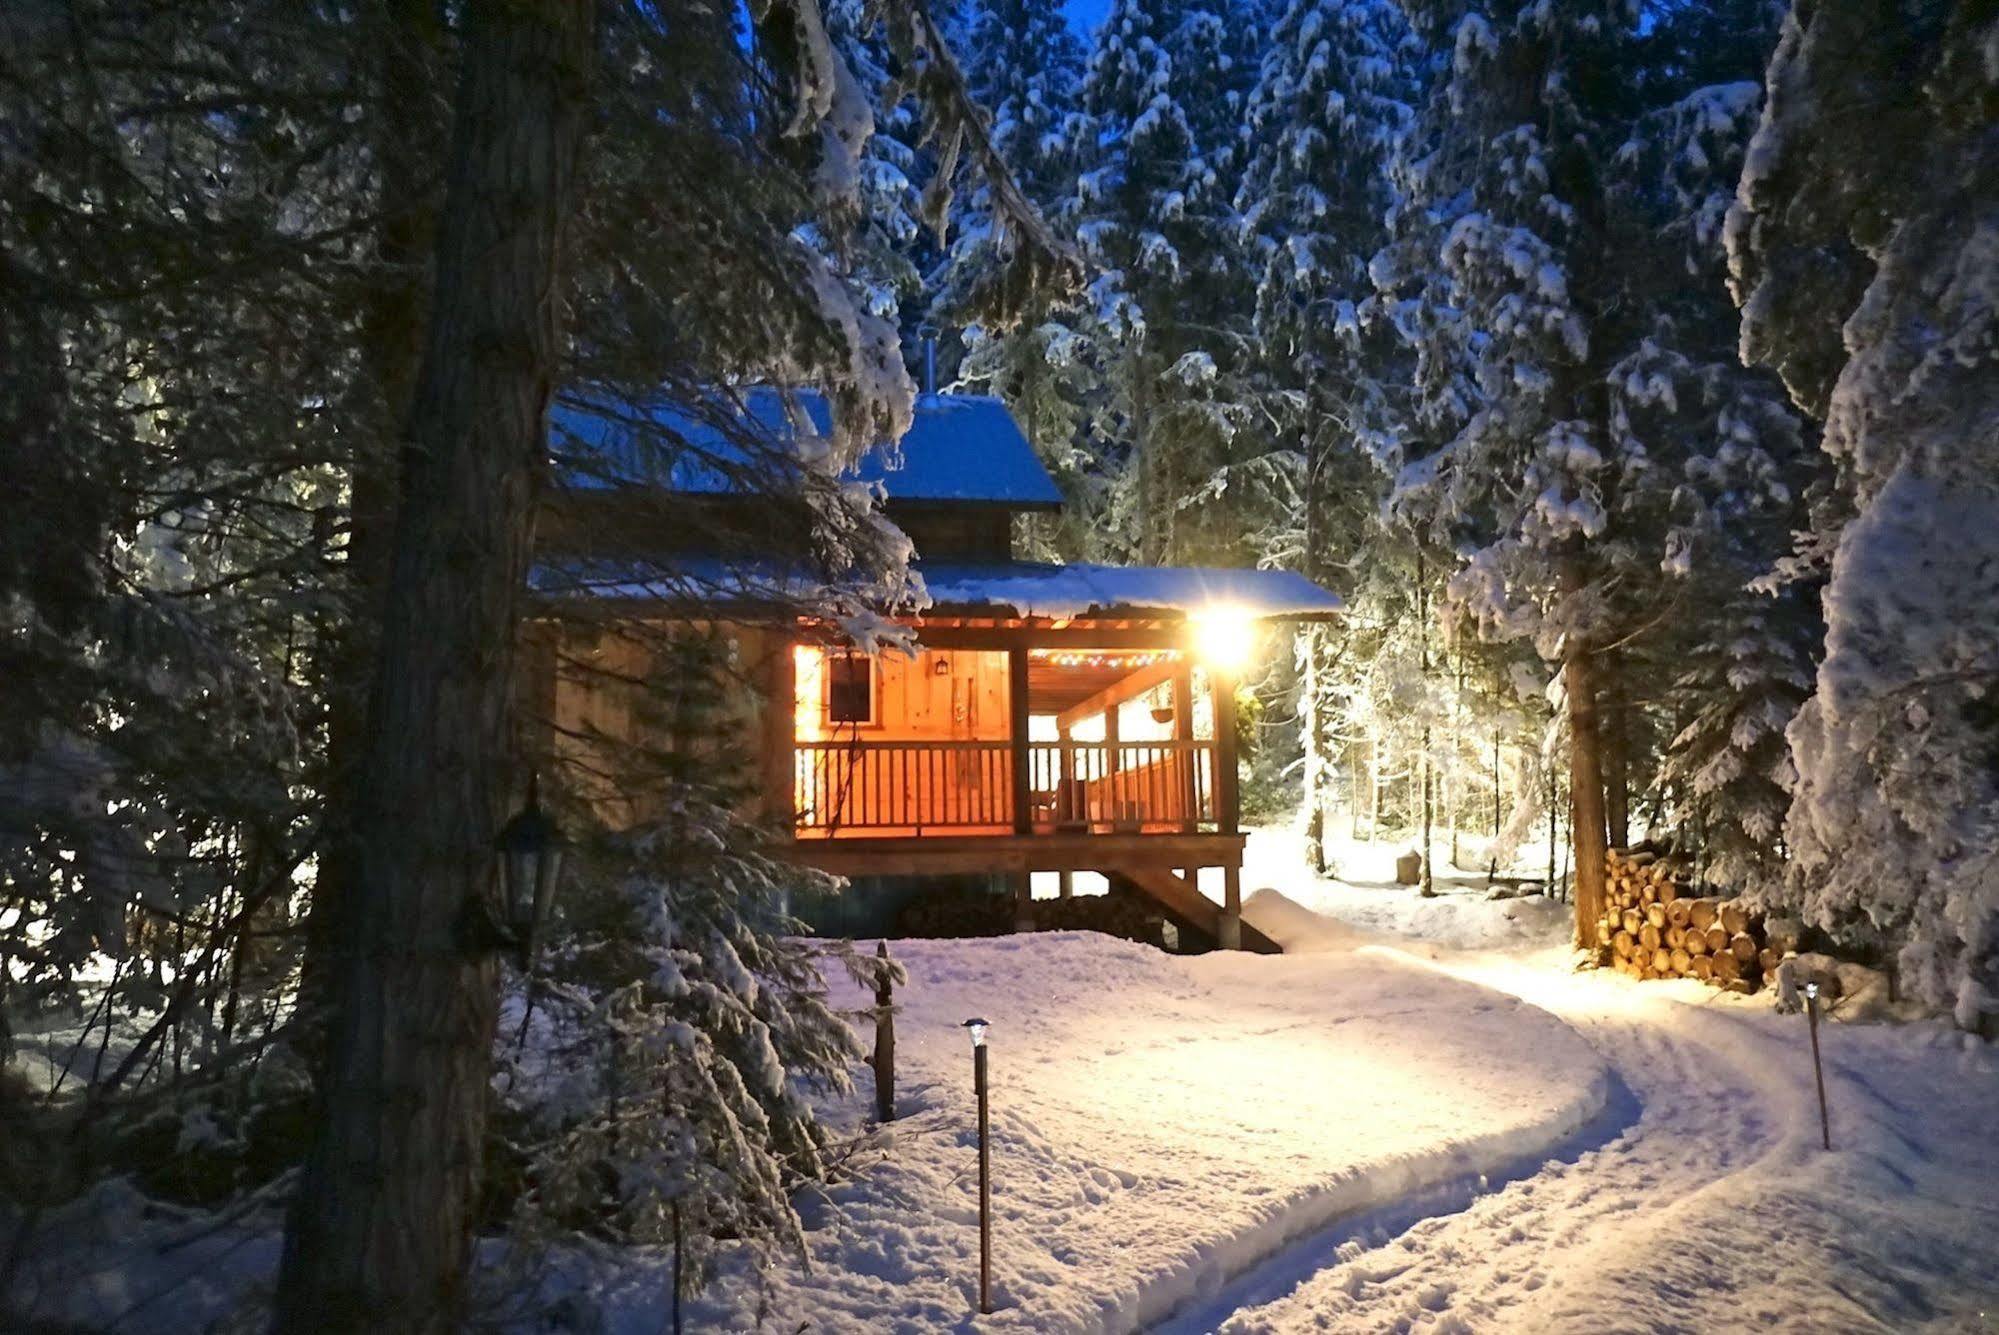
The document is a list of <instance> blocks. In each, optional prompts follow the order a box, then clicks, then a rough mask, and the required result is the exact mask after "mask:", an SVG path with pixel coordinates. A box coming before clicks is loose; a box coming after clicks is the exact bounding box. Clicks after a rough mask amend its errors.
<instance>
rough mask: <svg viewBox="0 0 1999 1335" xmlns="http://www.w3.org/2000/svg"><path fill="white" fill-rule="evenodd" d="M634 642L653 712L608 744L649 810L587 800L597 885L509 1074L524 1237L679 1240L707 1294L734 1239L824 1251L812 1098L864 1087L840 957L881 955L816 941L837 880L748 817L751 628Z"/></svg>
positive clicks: (569, 925)
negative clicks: (813, 1238) (806, 1217)
mask: <svg viewBox="0 0 1999 1335" xmlns="http://www.w3.org/2000/svg"><path fill="white" fill-rule="evenodd" d="M630 647H631V649H632V650H633V651H635V653H636V655H637V661H638V662H640V663H642V666H640V667H639V668H638V669H637V670H636V671H633V672H631V673H630V674H629V675H625V676H623V678H622V691H621V694H622V695H623V696H624V697H625V698H626V699H627V700H628V702H629V706H630V709H631V718H632V727H631V729H630V731H629V733H628V734H626V735H625V736H623V737H619V738H602V739H600V745H599V748H598V750H597V752H596V755H597V757H598V758H599V760H600V761H603V762H605V763H607V764H608V765H609V766H610V767H611V768H613V769H615V770H616V771H617V772H616V774H615V787H616V789H617V791H618V792H619V794H620V797H621V801H622V803H625V804H629V805H630V806H631V807H634V808H637V809H638V810H640V811H641V812H643V813H644V814H643V818H642V819H640V820H639V821H638V822H637V823H635V824H630V825H627V826H624V827H623V828H619V829H612V828H608V827H606V826H604V825H603V824H602V823H601V821H592V817H591V813H590V811H589V810H588V809H587V808H578V809H575V810H574V811H573V813H572V817H571V819H572V822H574V823H583V822H590V825H589V827H588V828H587V829H586V830H583V831H579V835H580V838H579V850H578V857H579V860H580V866H579V868H578V871H577V873H576V879H577V884H576V885H575V887H574V889H573V891H572V892H571V894H570V895H569V896H568V897H567V899H568V907H567V908H566V909H565V912H564V922H563V925H562V928H561V930H560V932H559V933H558V941H559V945H558V947H557V949H556V951H555V958H554V959H553V960H551V962H550V967H549V969H548V970H547V971H546V972H545V973H544V975H543V976H542V977H541V978H539V979H538V980H537V983H536V986H535V988H534V989H533V991H532V992H530V994H529V997H528V1001H527V1004H528V1005H529V1006H532V1007H534V1009H533V1010H531V1011H525V1012H524V1013H523V1015H522V1019H521V1022H520V1023H519V1025H518V1027H517V1031H516V1033H517V1039H525V1038H527V1037H528V1036H529V1035H530V1034H532V1035H533V1037H534V1041H533V1042H532V1043H531V1044H530V1043H525V1042H519V1041H517V1042H516V1044H515V1045H513V1046H512V1047H511V1049H510V1053H511V1057H512V1060H511V1062H510V1063H509V1067H508V1073H507V1074H506V1075H505V1076H504V1077H503V1084H504V1086H505V1088H506V1090H507V1107H508V1113H509V1122H510V1125H512V1126H514V1127H516V1128H517V1129H518V1131H517V1134H518V1137H519V1143H518V1144H517V1145H516V1151H517V1153H519V1154H520V1156H521V1157H522V1159H523V1160H524V1165H525V1166H524V1168H523V1177H524V1180H525V1182H526V1184H527V1190H526V1192H525V1193H524V1194H523V1196H522V1197H521V1198H520V1200H519V1201H518V1202H517V1205H516V1211H517V1215H518V1222H519V1224H520V1227H521V1230H522V1233H523V1235H524V1236H526V1237H529V1238H535V1239H560V1238H562V1237H565V1236H568V1235H569V1234H570V1233H571V1232H573V1231H578V1230H580V1231H584V1232H587V1233H589V1234H591V1235H594V1236H597V1237H610V1238H615V1239H618V1240H620V1241H626V1242H638V1243H650V1244H660V1245H665V1246H670V1247H672V1248H674V1249H675V1252H676V1256H675V1272H676V1274H677V1275H684V1276H685V1281H684V1288H685V1290H686V1291H687V1292H690V1293H691V1292H693V1291H695V1290H696V1289H698V1287H699V1285H700V1282H701V1281H702V1279H703V1278H705V1276H706V1274H707V1273H708V1270H709V1267H710V1266H711V1264H712V1262H713V1261H714V1259H715V1257H716V1256H717V1254H718V1249H720V1248H722V1247H725V1246H728V1245H730V1244H731V1243H732V1242H740V1243H742V1244H744V1245H746V1246H748V1247H749V1248H751V1249H752V1251H753V1253H754V1254H756V1255H758V1256H760V1257H767V1256H768V1255H769V1254H770V1253H771V1252H772V1251H774V1250H788V1251H790V1252H792V1253H794V1254H797V1253H799V1252H802V1249H803V1238H802V1233H801V1227H800V1224H799V1222H798V1218H797V1215H796V1214H795V1212H794V1211H793V1208H792V1204H791V1192H792V1191H793V1190H794V1189H795V1188H796V1187H797V1185H798V1184H799V1183H800V1182H802V1181H809V1180H813V1179H816V1178H819V1177H821V1176H823V1174H824V1171H825V1165H824V1163H823V1160H822V1150H823V1149H824V1146H825V1141H826V1134H825V1132H824V1131H823V1130H822V1129H821V1128H820V1126H819V1125H818V1123H817V1121H816V1119H815V1117H814V1115H813V1112H812V1107H811V1104H810V1102H809V1098H808V1096H811V1095H819V1096H830V1095H842V1094H847V1093H850V1092H851V1085H850V1076H849V1072H850V1069H851V1066H852V1063H853V1062H854V1060H855V1059H856V1058H857V1057H858V1056H859V1049H858V1046H857V1044H856V1042H855V1039H854V1035H853V1031H852V1029H851V1027H850V1026H849V1025H848V1023H847V1021H846V1019H845V1018H844V1017H842V1016H841V1015H840V1014H838V1013H837V1012H835V1011H833V1010H832V1009H830V1008H829V1007H828V1005H827V1003H826V999H825V987H824V983H823V982H822V980H821V976H820V969H821V966H822V963H823V962H824V961H827V960H834V961H837V962H840V963H842V964H844V965H845V966H846V967H849V968H851V969H853V970H855V971H856V976H859V972H858V971H859V970H860V969H861V967H862V966H861V964H860V962H859V961H857V960H856V959H855V958H854V957H853V952H852V947H851V945H850V944H848V943H838V942H830V943H825V944H824V945H823V946H817V945H808V944H807V943H806V942H805V941H804V940H803V939H802V937H803V928H802V925H801V924H799V923H797V922H796V921H794V920H793V919H792V918H791V917H790V916H789V914H788V913H787V911H786V905H787V903H788V902H789V900H790V896H791V894H792V893H793V892H794V891H795V890H797V889H800V888H804V887H807V886H818V885H819V884H820V883H821V882H822V881H824V879H825V878H824V877H822V876H819V875H818V874H816V873H811V872H806V871H802V870H800V869H798V868H796V867H793V866H791V865H789V864H786V863H783V862H780V861H777V860H776V859H774V858H772V857H771V856H770V854H769V853H768V851H767V850H768V847H769V839H768V837H767V832H766V831H764V830H761V829H759V828H758V826H757V824H756V822H754V821H752V820H746V819H744V815H743V813H744V812H745V811H746V810H748V809H751V808H752V807H753V806H754V803H755V800H756V797H757V791H756V786H755V782H754V776H752V775H751V774H748V773H746V772H745V770H746V766H745V764H744V759H743V757H744V756H745V754H746V752H745V750H744V749H743V748H742V747H741V746H740V745H739V744H738V739H739V738H740V737H741V736H742V735H743V730H744V729H745V728H748V727H750V726H752V724H751V720H750V719H749V718H747V717H746V716H745V712H744V711H743V709H742V708H741V702H742V701H743V700H744V699H745V698H746V696H745V693H744V692H743V691H742V689H741V683H740V676H741V671H742V667H743V665H742V664H739V663H736V662H734V661H733V659H732V653H733V650H732V646H731V645H730V643H729V642H728V641H727V640H725V639H724V638H723V637H721V636H720V635H718V634H716V633H713V632H703V631H700V630H697V629H692V628H682V629H679V630H675V631H672V632H668V633H666V634H663V635H656V636H655V635H642V636H641V637H640V638H638V639H635V640H632V641H631V644H630ZM612 689H618V687H616V686H613V687H612ZM607 1198H608V1199H607ZM675 1296H676V1300H677V1299H678V1297H679V1296H680V1295H679V1294H676V1295H675Z"/></svg>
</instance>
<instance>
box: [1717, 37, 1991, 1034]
mask: <svg viewBox="0 0 1999 1335" xmlns="http://www.w3.org/2000/svg"><path fill="white" fill-rule="evenodd" d="M1766 96H1767V102H1766V104H1765V107H1764V110H1763V115H1762V121H1761V124H1760V125H1759V126H1758V128H1757V131H1756V135H1755V138H1754V140H1753V142H1752V143H1751V146H1750V150H1749V159H1748V165H1747V168H1746V170H1745V172H1744V174H1743V178H1742V182H1741V189H1740V193H1739V199H1738V204H1737V207H1736V209H1735V211H1734V212H1733V213H1732V214H1731V215H1730V217H1729V219H1728V235H1727V239H1728V249H1729V258H1730V262H1731V266H1732V271H1733V276H1734V279H1735V282H1736V284H1737V292H1738V295H1739V297H1740V299H1741V301H1742V308H1743V323H1742V347H1743V352H1744V354H1745V356H1747V357H1749V358H1752V359H1754V360H1756V361H1759V362H1762V363H1764V364H1766V365H1769V366H1772V367H1774V368H1776V369H1777V370H1779V371H1780V372H1781V373H1782V374H1783V377H1784V380H1785V383H1786V385H1787V386H1788V387H1789V388H1790V390H1791V393H1792V396H1793V397H1794V398H1795V399H1796V401H1797V402H1798V404H1799V405H1800V406H1801V407H1803V408H1804V409H1805V410H1806V411H1808V412H1810V413H1811V414H1812V415H1813V416H1815V417H1818V418H1820V419H1822V420H1823V422H1824V437H1823V444H1824V449H1825V452H1826V454H1827V455H1828V456H1829V458H1830V459H1831V461H1832V463H1833V465H1834V466H1835V468H1836V469H1837V472H1838V477H1839V483H1840V487H1841V491H1842V493H1843V499H1844V500H1845V501H1846V503H1847V504H1848V505H1849V506H1850V513H1851V516H1852V517H1851V518H1850V519H1849V520H1846V521H1845V522H1843V523H1841V522H1829V521H1828V519H1827V518H1826V516H1824V515H1822V516H1821V517H1820V519H1819V521H1818V522H1816V523H1815V524H1814V526H1813V531H1812V532H1811V533H1810V534H1809V536H1808V539H1807V542H1806V544H1805V547H1804V550H1803V552H1802V553H1801V556H1802V557H1803V558H1804V559H1805V560H1807V561H1816V562H1820V563H1829V568H1828V569H1827V583H1826V588H1825V595H1824V606H1825V621H1826V646H1825V657H1824V661H1823V662H1822V663H1821V664H1820V666H1819V670H1818V676H1817V681H1816V687H1815V690H1814V693H1813V695H1812V698H1811V700H1810V701H1809V702H1808V703H1807V704H1806V705H1805V707H1804V709H1803V711H1802V712H1801V713H1800V714H1799V716H1798V718H1797V720H1796V721H1795V722H1794V723H1793V724H1792V726H1791V730H1790V734H1789V740H1790V746H1791V751H1792V758H1793V762H1794V764H1795V766H1796V769H1797V791H1796V796H1795V800H1794V802H1793V804H1792V806H1791V809H1790V814H1789V819H1788V821H1787V824H1786V827H1785V829H1786V836H1787V838H1788V840H1789V842H1790V844H1791V847H1792V851H1793V853H1794V856H1795V859H1796V861H1795V866H1794V869H1793V874H1792V878H1791V881H1790V886H1789V895H1788V897H1789V899H1790V901H1791V902H1792V903H1793V904H1795V905H1796V906H1797V908H1798V909H1799V910H1800V911H1802V912H1803V914H1804V915H1805V916H1806V917H1807V918H1808V919H1809V920H1810V921H1812V922H1814V923H1816V924H1818V925H1820V926H1821V927H1823V928H1825V929H1826V930H1828V931H1830V932H1831V933H1833V934H1834V935H1835V936H1836V937H1840V938H1843V939H1846V940H1849V941H1856V942H1860V943H1878V944H1880V945H1882V946H1884V947H1887V948H1889V949H1892V950H1894V951H1896V958H1897V960H1898V961H1899V964H1900V971H1901V977H1902V982H1903V986H1904V987H1905V988H1906V989H1907V990H1908V991H1909V992H1910V993H1911V994H1912V995H1914V996H1918V997H1921V998H1924V999H1926V1000H1929V1001H1931V1002H1933V1003H1936V1004H1939V1005H1946V1006H1950V1007H1952V1008H1954V1010H1955V1013H1956V1016H1957V1019H1958V1022H1959V1023H1960V1024H1962V1025H1964V1026H1965V1027H1967V1028H1970V1027H1975V1026H1979V1025H1981V1024H1989V1023H1990V1022H1991V1016H1992V1014H1993V1012H1995V1011H1999V764H1995V760H1994V757H1995V755H1999V710H1995V709H1994V707H1993V692H1994V689H1995V686H1999V139H1995V137H1994V134H1993V129H1992V127H1993V125H1994V124H1995V119H1996V118H1999V16H1995V15H1994V13H1993V12H1992V10H1991V8H1990V6H1981V5H1966V4H1950V3H1943V2H1941V0H1909V2H1908V3H1889V4H1876V3H1856V2H1854V0H1830V2H1828V3H1817V4H1812V5H1802V4H1800V5H1797V6H1796V7H1794V8H1793V10H1792V11H1791V13H1790V14H1789V16H1788V17H1787V18H1786V19H1785V21H1784V27H1783V34H1782V38H1781V41H1780V43H1779V45H1778V48H1777V52H1776V55H1775V56H1774V58H1773V59H1772V60H1771V63H1770V67H1769V72H1768V77H1767V80H1766ZM1837 513H1838V510H1837V508H1835V507H1828V510H1827V514H1837Z"/></svg>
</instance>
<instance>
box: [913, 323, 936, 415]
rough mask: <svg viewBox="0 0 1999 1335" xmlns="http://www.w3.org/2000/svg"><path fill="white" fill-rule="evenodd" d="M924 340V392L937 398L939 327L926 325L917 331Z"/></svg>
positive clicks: (917, 334)
mask: <svg viewBox="0 0 1999 1335" xmlns="http://www.w3.org/2000/svg"><path fill="white" fill-rule="evenodd" d="M916 336H917V337H918V338H920V339H922V340H923V392H924V394H925V395H927V396H928V397H930V398H936V397H937V326H936V325H934V324H927V325H924V326H923V327H922V328H920V329H918V330H917V331H916Z"/></svg>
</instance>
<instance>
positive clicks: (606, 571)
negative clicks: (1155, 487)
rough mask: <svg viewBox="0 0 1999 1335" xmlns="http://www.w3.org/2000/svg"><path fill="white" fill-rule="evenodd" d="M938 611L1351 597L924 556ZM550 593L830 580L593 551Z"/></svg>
mask: <svg viewBox="0 0 1999 1335" xmlns="http://www.w3.org/2000/svg"><path fill="white" fill-rule="evenodd" d="M914 568H915V570H916V572H917V574H919V575H920V576H921V577H922V579H923V584H924V587H925V589H926V590H927V591H928V593H929V596H930V606H931V610H932V611H933V612H934V611H940V610H949V611H952V612H956V613H963V612H967V611H971V610H973V609H978V610H980V611H982V612H984V613H986V614H988V615H990V614H994V613H1004V614H1006V615H1011V616H1022V617H1051V618H1060V617H1088V616H1093V615H1094V616H1107V615H1139V616H1148V615H1149V616H1167V617H1171V616H1187V617H1196V616H1202V615H1204V614H1209V613H1215V612H1223V611H1226V612H1231V613H1234V614H1236V615H1239V616H1245V617H1250V618H1259V619H1260V618H1265V617H1270V618H1275V619H1278V620H1303V621H1316V620H1322V619H1325V618H1327V617H1331V616H1333V615H1335V614H1337V613H1338V612H1339V611H1340V610H1341V609H1342V608H1343V607H1344V606H1345V604H1343V603H1342V602H1341V601H1340V599H1339V596H1338V595H1337V594H1334V593H1332V592H1329V591H1328V590H1326V589H1323V588H1321V587H1320V586H1319V585H1317V584H1314V583H1313V582H1312V581H1311V580H1309V579H1306V578H1305V577H1304V576H1303V575H1301V574H1299V573H1297V572H1296V571H1293V570H1242V569H1224V568H1219V567H1212V566H1209V567H1198V566H1100V565H1085V564H1080V563H1079V564H1076V565H1050V564H1045V563H1042V562H1038V561H993V562H983V563H974V562H953V561H918V562H916V563H915V566H914ZM532 584H533V587H535V588H536V589H537V590H539V591H541V592H543V593H558V594H561V593H566V594H571V595H579V596H592V597H600V598H630V599H642V600H657V601H660V602H668V603H679V602H684V603H697V604H699V603H729V602H750V603H755V602H761V601H765V600H784V599H810V598H812V597H814V596H818V595H823V594H825V593H826V592H827V589H828V586H827V585H825V584H824V583H823V582H821V581H819V580H817V579H815V578H814V577H812V576H810V575H808V574H807V573H806V572H805V571H804V570H802V569H800V568H796V567H787V566H784V565H782V564H779V563H776V562H770V561H748V562H729V561H724V560H722V559H720V558H715V557H693V558H674V559H673V560H671V561H667V562H662V563H659V564H658V565H647V564H641V563H635V562H631V561H620V560H589V561H580V562H571V563H568V564H566V565H546V566H541V567H537V568H536V570H535V572H534V574H533V576H532Z"/></svg>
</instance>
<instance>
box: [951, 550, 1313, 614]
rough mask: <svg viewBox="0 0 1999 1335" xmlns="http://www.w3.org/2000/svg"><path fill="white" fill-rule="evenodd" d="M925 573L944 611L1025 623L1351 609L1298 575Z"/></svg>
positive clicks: (1152, 570)
mask: <svg viewBox="0 0 1999 1335" xmlns="http://www.w3.org/2000/svg"><path fill="white" fill-rule="evenodd" d="M918 569H919V570H920V572H921V573H922V575H923V583H924V585H925V587H926V588H928V589H929V591H930V598H931V602H932V603H933V604H934V605H935V606H937V607H940V608H980V609H987V610H996V609H1001V608H1010V609H1012V612H1013V614H1014V615H1015V616H1023V617H1080V616H1089V615H1092V614H1097V615H1108V614H1111V613H1134V614H1145V613H1152V614H1158V613H1167V614H1175V613H1177V614H1180V615H1185V616H1198V615H1201V614H1203V613H1206V612H1213V611H1219V610H1222V609H1227V610H1229V611H1231V612H1234V613H1237V614H1240V615H1244V616H1250V617H1321V616H1330V615H1332V614H1333V613H1335V612H1338V611H1340V610H1341V607H1342V606H1343V604H1342V603H1341V602H1340V600H1339V598H1338V597H1336V596H1335V595H1333V594H1331V593H1328V592H1327V591H1326V590H1324V589H1322V588H1320V587H1319V586H1318V585H1316V584H1314V583H1313V582H1312V581H1311V580H1309V579H1306V578H1305V577H1304V576H1303V575H1300V574H1298V573H1297V572H1296V571H1292V570H1236V569H1224V568H1221V567H1213V566H1100V565H1082V564H1077V565H1044V564H1041V563H1039V562H1033V561H1006V562H994V563H991V564H984V565H962V564H956V563H951V562H922V563H920V564H919V566H918Z"/></svg>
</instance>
